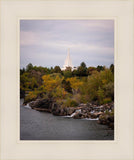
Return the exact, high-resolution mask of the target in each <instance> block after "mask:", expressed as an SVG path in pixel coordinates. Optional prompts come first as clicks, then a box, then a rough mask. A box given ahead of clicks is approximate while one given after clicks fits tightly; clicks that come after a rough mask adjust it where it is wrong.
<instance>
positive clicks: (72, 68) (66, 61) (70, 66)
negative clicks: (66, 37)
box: [61, 49, 75, 71]
mask: <svg viewBox="0 0 134 160" xmlns="http://www.w3.org/2000/svg"><path fill="white" fill-rule="evenodd" d="M69 68H71V70H74V69H75V68H74V67H73V65H72V61H71V58H70V49H68V53H67V57H66V60H65V63H64V65H63V68H61V70H62V71H64V70H66V69H69Z"/></svg>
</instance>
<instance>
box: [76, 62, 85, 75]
mask: <svg viewBox="0 0 134 160" xmlns="http://www.w3.org/2000/svg"><path fill="white" fill-rule="evenodd" d="M78 75H79V76H87V67H86V64H85V63H84V62H82V63H81V64H80V66H79V67H78Z"/></svg>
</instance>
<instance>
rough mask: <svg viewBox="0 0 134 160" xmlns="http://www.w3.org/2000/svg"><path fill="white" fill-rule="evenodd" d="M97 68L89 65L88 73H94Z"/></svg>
mask: <svg viewBox="0 0 134 160" xmlns="http://www.w3.org/2000/svg"><path fill="white" fill-rule="evenodd" d="M96 70H97V69H96V68H95V67H88V68H87V74H88V75H92V74H93V72H94V71H96Z"/></svg>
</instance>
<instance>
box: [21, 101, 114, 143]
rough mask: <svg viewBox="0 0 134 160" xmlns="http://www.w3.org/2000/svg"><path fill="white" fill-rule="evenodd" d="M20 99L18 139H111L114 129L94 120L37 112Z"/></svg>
mask: <svg viewBox="0 0 134 160" xmlns="http://www.w3.org/2000/svg"><path fill="white" fill-rule="evenodd" d="M22 103H23V99H21V101H20V140H113V139H114V131H113V130H111V129H109V128H108V127H107V126H105V125H100V124H98V123H97V121H96V120H84V119H73V118H71V117H62V116H54V115H52V114H51V113H46V112H38V111H36V110H33V109H31V108H30V107H29V106H28V105H27V106H23V105H22Z"/></svg>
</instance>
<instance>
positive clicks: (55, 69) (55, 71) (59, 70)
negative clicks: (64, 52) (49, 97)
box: [53, 66, 61, 73]
mask: <svg viewBox="0 0 134 160" xmlns="http://www.w3.org/2000/svg"><path fill="white" fill-rule="evenodd" d="M53 72H54V73H61V69H60V67H59V66H55V67H54V71H53Z"/></svg>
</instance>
